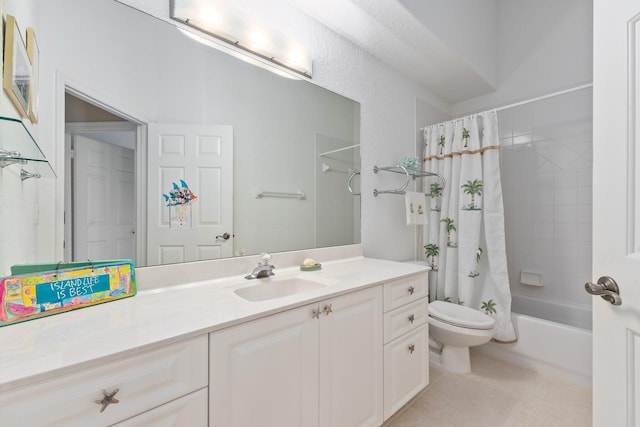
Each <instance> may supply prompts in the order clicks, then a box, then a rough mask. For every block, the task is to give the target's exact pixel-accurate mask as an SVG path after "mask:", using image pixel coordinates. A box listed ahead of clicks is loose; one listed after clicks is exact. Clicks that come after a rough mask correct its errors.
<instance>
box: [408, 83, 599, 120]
mask: <svg viewBox="0 0 640 427" xmlns="http://www.w3.org/2000/svg"><path fill="white" fill-rule="evenodd" d="M589 87H593V83H586V84H583V85H580V86H575V87H572V88H569V89H563V90H559V91H557V92H553V93H548V94H546V95H541V96H538V97H535V98H531V99H527V100H524V101H519V102H514V103H513V104H507V105H503V106H502V107H497V108H491V109H489V110H485V111H481V112H479V113H472V114H482V113H483V112H488V111H502V110H507V109H509V108H514V107H519V106H521V105H527V104H531V103H532V102H536V101H542V100H545V99H548V98H553V97H554V96H560V95H565V94H567V93H571V92H577V91H579V90H582V89H587V88H589ZM469 115H470V114H467V116H469ZM452 120H455V119H452ZM447 121H450V120H447ZM442 123H446V122H442ZM442 123H436V124H435V125H429V126H437V125H439V124H442ZM425 127H428V126H425ZM420 130H421V131H423V130H424V127H422V128H420Z"/></svg>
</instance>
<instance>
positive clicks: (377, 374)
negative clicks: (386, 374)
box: [209, 286, 383, 427]
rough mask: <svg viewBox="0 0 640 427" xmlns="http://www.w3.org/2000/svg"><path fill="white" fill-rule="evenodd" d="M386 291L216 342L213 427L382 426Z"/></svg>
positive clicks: (244, 328)
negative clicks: (383, 309) (384, 300)
mask: <svg viewBox="0 0 640 427" xmlns="http://www.w3.org/2000/svg"><path fill="white" fill-rule="evenodd" d="M382 345H383V337H382V289H381V287H380V286H375V287H372V288H368V289H365V290H361V291H356V292H352V293H349V294H345V295H341V296H338V297H335V298H330V299H327V300H325V301H321V302H318V303H314V304H310V305H307V306H304V307H301V308H298V309H293V310H289V311H286V312H283V313H279V314H275V315H272V316H268V317H265V318H261V319H257V320H254V321H251V322H248V323H245V324H242V325H238V326H234V327H231V328H228V329H224V330H221V331H218V332H214V333H212V334H211V338H210V357H211V363H210V367H211V368H210V381H209V384H210V385H209V390H210V402H209V417H210V426H211V427H239V426H250V427H253V426H257V425H264V426H278V427H286V426H291V427H303V426H319V425H320V426H379V425H380V424H382V421H383V420H382V415H383V414H382V383H383V381H382V372H383V370H382V363H383V357H382V351H381V350H382Z"/></svg>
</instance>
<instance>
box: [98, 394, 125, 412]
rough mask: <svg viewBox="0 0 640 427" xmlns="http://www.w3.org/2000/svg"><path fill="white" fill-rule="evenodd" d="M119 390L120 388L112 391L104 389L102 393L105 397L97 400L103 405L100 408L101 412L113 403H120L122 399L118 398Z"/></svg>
mask: <svg viewBox="0 0 640 427" xmlns="http://www.w3.org/2000/svg"><path fill="white" fill-rule="evenodd" d="M119 391H120V389H119V388H117V389H115V390H113V391H112V392H111V393H107V391H106V390H102V394H103V396H104V397H103V398H102V400H96V401H95V402H96V403H97V404H98V405H102V407H101V408H100V412H104V410H105V409H107V406H109V405H111V404H112V403H113V404H115V403H120V401H119V400H118V399H116V394H117V393H118V392H119Z"/></svg>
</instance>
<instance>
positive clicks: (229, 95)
mask: <svg viewBox="0 0 640 427" xmlns="http://www.w3.org/2000/svg"><path fill="white" fill-rule="evenodd" d="M49 3H51V4H49ZM87 3H91V5H88V4H87ZM60 6H64V9H65V10H73V11H74V13H73V14H67V15H66V16H62V14H61V13H60V12H57V11H55V9H56V7H60ZM42 9H43V10H42V17H47V16H55V17H56V19H57V21H56V22H55V23H50V24H48V25H46V24H45V25H43V27H44V28H46V30H47V33H48V34H47V36H48V37H50V39H49V40H51V43H50V44H49V45H50V46H54V45H58V46H61V49H62V47H63V48H64V52H59V55H58V52H51V57H52V58H56V60H57V61H59V63H58V64H56V65H57V66H59V68H60V69H62V70H63V71H64V69H65V68H70V67H73V66H74V64H79V63H81V64H82V67H80V68H81V69H82V71H83V73H85V74H84V75H83V76H82V79H83V81H85V80H86V81H91V82H92V84H91V87H97V88H100V87H107V88H111V89H112V90H111V91H110V92H109V101H110V103H109V104H107V103H106V101H105V100H103V99H100V95H99V94H92V93H86V94H82V95H83V96H79V98H84V99H77V98H75V97H74V96H72V95H78V94H77V93H75V92H74V91H73V88H71V87H69V88H68V89H69V90H68V95H67V111H66V121H67V138H66V139H67V144H68V151H67V153H68V156H67V157H68V158H67V161H66V168H65V169H66V173H65V175H66V177H65V179H66V182H67V185H66V186H65V187H66V189H65V193H66V197H65V200H66V207H65V212H66V214H68V215H69V216H70V217H71V218H72V221H70V224H72V225H69V226H67V227H66V228H65V242H70V244H66V245H65V251H66V252H65V255H66V257H67V259H76V260H84V259H87V258H89V259H102V258H123V257H124V258H133V259H134V260H135V262H136V265H137V266H144V265H156V264H164V263H173V262H184V261H194V260H200V259H213V258H218V257H224V256H232V255H235V256H238V255H250V254H257V253H260V252H265V251H266V252H277V251H287V250H297V249H306V248H313V247H325V246H334V245H344V244H353V243H359V242H360V198H359V197H357V196H354V195H352V194H351V193H350V192H349V190H348V187H347V183H348V180H349V177H350V174H352V173H353V172H355V171H359V170H360V165H359V162H360V152H359V126H360V120H359V115H360V108H359V104H358V103H356V102H354V101H352V100H349V99H347V98H345V97H343V96H340V95H337V94H335V93H332V92H329V91H328V90H326V89H323V88H321V87H319V86H316V85H315V84H313V83H311V82H308V81H303V80H292V79H287V78H283V77H281V76H278V75H276V74H273V73H270V72H268V71H266V70H264V69H260V68H257V67H255V66H252V65H250V64H247V63H245V62H242V61H240V60H238V59H237V58H234V57H232V56H229V55H226V54H224V53H222V52H219V51H217V50H214V49H212V48H210V47H208V46H205V45H202V44H200V43H198V42H197V41H194V40H193V39H192V38H189V37H186V36H185V35H184V34H183V33H181V32H180V31H178V29H177V28H176V27H175V26H173V25H171V24H169V23H167V22H164V21H161V20H159V19H156V18H153V17H151V16H148V15H146V14H144V13H141V12H139V11H136V10H134V9H132V8H130V7H127V6H124V5H122V4H120V3H118V2H115V1H112V0H96V1H93V2H85V1H83V0H59V1H55V2H43V3H42ZM49 9H50V10H49ZM49 11H50V12H51V15H49V14H48V12H49ZM71 16H73V19H72V18H71ZM78 17H80V19H81V20H82V22H83V23H84V24H86V25H90V27H91V28H92V30H93V31H92V33H91V34H92V35H95V38H93V37H88V35H87V34H86V33H82V34H81V33H80V32H81V28H79V27H78V26H77V25H73V23H72V22H71V21H76V20H77V19H78ZM43 19H44V18H43ZM52 19H53V18H52ZM60 19H62V20H63V21H64V20H65V19H66V20H68V21H69V22H60ZM109 22H129V23H130V22H135V25H127V26H124V25H123V26H121V27H119V29H118V32H119V40H120V39H126V40H136V43H129V44H123V43H118V41H117V40H112V38H110V37H100V36H99V35H100V34H110V31H112V28H110V24H109ZM67 24H68V25H67ZM141 34H143V35H144V36H143V37H141ZM87 38H89V39H91V40H87ZM89 46H90V48H86V47H89ZM69 52H83V54H82V58H76V57H75V56H74V57H72V56H69V55H70V54H69ZM141 52H143V54H140V53H141ZM76 56H77V55H76ZM114 58H135V64H130V65H129V64H124V63H123V64H115V65H114V64H113V63H112V61H113V60H114ZM127 65H129V66H127ZM114 69H116V71H117V72H115V73H114V72H113V71H114ZM105 70H108V71H109V72H105ZM122 70H129V72H130V73H131V75H130V76H129V77H128V78H129V79H131V80H133V81H137V82H138V84H136V85H119V84H118V83H119V82H114V81H113V79H118V78H119V79H125V75H124V74H123V72H122ZM70 74H73V73H70ZM120 86H126V87H122V88H121V87H120ZM132 88H134V89H135V91H134V93H132V90H131V89H132ZM125 91H126V92H125ZM84 95H86V96H84ZM83 101H89V102H88V103H87V102H83ZM96 105H98V106H100V107H101V109H102V110H104V111H101V109H100V108H97V107H96ZM121 106H125V107H126V108H125V109H124V110H125V111H127V112H128V113H131V112H133V116H132V115H129V114H119V111H120V110H119V108H120V107H121ZM131 106H133V107H131ZM136 114H139V115H138V116H137V117H136ZM121 117H125V118H126V119H128V120H129V121H127V120H123V119H121ZM180 180H182V181H184V182H185V184H187V185H188V187H189V188H190V189H191V190H192V192H193V193H195V194H196V195H197V196H198V198H197V200H196V201H195V202H193V203H192V204H191V205H190V206H189V208H188V209H187V213H186V214H185V215H186V219H185V221H184V222H183V224H182V225H180V224H178V223H176V222H175V219H176V213H175V212H173V211H172V209H171V208H169V207H167V206H166V205H167V202H166V200H165V198H164V197H163V194H169V193H170V191H171V190H172V189H173V183H177V185H178V187H181V186H182V184H181V181H180ZM354 184H355V186H356V189H357V187H358V186H359V182H358V178H356V179H355V180H354ZM174 210H175V209H174ZM136 218H137V220H135V221H129V222H128V221H127V219H128V220H131V219H136ZM172 218H173V219H172ZM98 224H99V227H97V228H95V227H96V225H98ZM225 236H227V238H225Z"/></svg>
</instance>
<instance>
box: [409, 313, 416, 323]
mask: <svg viewBox="0 0 640 427" xmlns="http://www.w3.org/2000/svg"><path fill="white" fill-rule="evenodd" d="M415 320H416V316H415V314H412V315H410V316H409V322H410V323H413V322H415Z"/></svg>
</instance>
